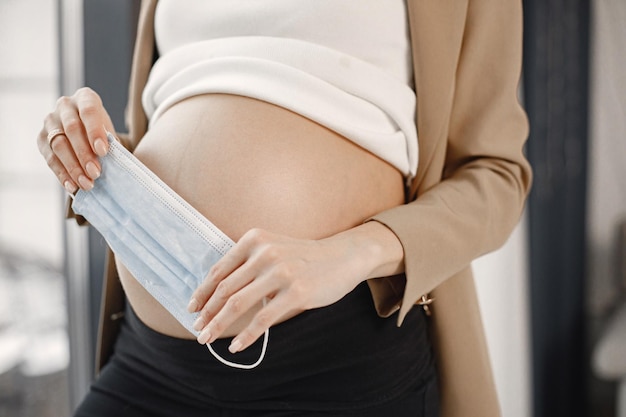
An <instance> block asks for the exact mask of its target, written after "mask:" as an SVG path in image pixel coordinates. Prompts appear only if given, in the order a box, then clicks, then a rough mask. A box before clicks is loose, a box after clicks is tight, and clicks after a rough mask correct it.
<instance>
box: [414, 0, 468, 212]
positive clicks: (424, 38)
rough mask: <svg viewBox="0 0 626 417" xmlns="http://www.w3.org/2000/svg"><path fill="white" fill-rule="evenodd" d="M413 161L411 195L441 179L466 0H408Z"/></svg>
mask: <svg viewBox="0 0 626 417" xmlns="http://www.w3.org/2000/svg"><path fill="white" fill-rule="evenodd" d="M407 7H408V11H409V19H410V28H411V45H412V51H413V57H414V60H413V69H414V77H415V90H416V91H417V132H418V140H419V165H418V169H417V176H416V178H415V181H414V182H413V184H412V187H411V196H410V197H411V198H410V200H412V199H414V198H415V193H416V192H417V191H418V188H419V191H423V190H426V189H428V188H430V187H432V186H433V185H434V184H436V183H437V182H439V181H440V180H441V169H431V168H432V166H431V165H432V163H433V160H437V162H439V163H438V164H436V165H441V166H443V156H444V154H445V143H446V136H447V133H448V131H447V129H448V119H449V117H450V112H451V108H452V99H453V96H454V78H455V74H456V67H457V62H458V58H459V53H460V49H461V44H462V38H463V29H464V25H465V17H466V12H467V10H466V9H467V0H437V1H434V0H409V1H408V2H407Z"/></svg>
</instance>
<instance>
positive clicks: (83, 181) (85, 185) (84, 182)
mask: <svg viewBox="0 0 626 417" xmlns="http://www.w3.org/2000/svg"><path fill="white" fill-rule="evenodd" d="M78 184H80V186H81V188H82V189H83V190H87V191H89V190H91V189H92V188H93V183H92V182H91V181H89V180H88V179H87V177H85V176H84V175H81V176H79V177H78Z"/></svg>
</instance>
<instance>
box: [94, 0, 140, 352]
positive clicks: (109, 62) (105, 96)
mask: <svg viewBox="0 0 626 417" xmlns="http://www.w3.org/2000/svg"><path fill="white" fill-rule="evenodd" d="M139 3H140V2H139V1H138V0H135V1H128V0H84V2H83V15H84V22H85V25H84V30H83V33H84V42H83V45H84V56H85V62H84V70H85V74H84V80H85V85H86V86H88V87H90V88H92V89H93V90H94V91H96V92H97V93H98V94H99V95H100V97H101V98H102V101H103V103H104V106H105V108H106V109H107V111H108V112H109V114H110V115H111V119H112V120H113V124H114V125H115V128H116V129H117V130H118V131H124V130H125V126H124V110H125V107H126V100H127V90H128V80H129V75H130V66H131V59H132V50H133V46H134V40H135V33H136V25H137V17H138V14H139ZM105 253H106V243H105V242H104V240H103V239H102V237H101V236H100V234H99V233H98V232H97V231H96V230H95V229H93V228H90V229H89V276H90V287H91V291H90V292H91V300H90V304H89V305H90V306H91V311H90V315H91V317H92V324H93V326H92V328H91V330H92V332H91V333H92V337H93V339H92V340H93V346H96V336H97V331H98V315H99V312H100V298H101V292H102V276H103V271H104V262H105V259H104V258H105Z"/></svg>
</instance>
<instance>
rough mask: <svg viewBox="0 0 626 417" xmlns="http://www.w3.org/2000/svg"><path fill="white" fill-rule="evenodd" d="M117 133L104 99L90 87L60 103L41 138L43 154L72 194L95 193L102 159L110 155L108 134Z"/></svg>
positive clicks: (44, 125)
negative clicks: (80, 192)
mask: <svg viewBox="0 0 626 417" xmlns="http://www.w3.org/2000/svg"><path fill="white" fill-rule="evenodd" d="M107 131H109V132H115V129H114V127H113V123H112V122H111V118H110V117H109V114H108V113H107V111H106V110H105V109H104V107H103V105H102V100H101V99H100V96H98V94H96V93H95V92H94V91H93V90H91V89H90V88H87V87H84V88H81V89H79V90H77V91H76V92H75V93H74V94H73V95H72V96H70V97H65V96H64V97H61V98H59V100H57V103H56V106H55V109H54V111H53V112H52V113H50V114H48V115H47V116H46V118H45V119H44V123H43V128H42V130H41V132H39V135H38V136H37V145H38V147H39V152H40V153H41V155H42V156H43V157H44V158H45V160H46V162H47V163H48V166H49V167H50V169H51V170H52V172H54V174H55V175H56V176H57V178H58V180H59V182H60V183H61V184H62V185H63V187H64V188H65V189H66V190H67V192H69V193H70V194H73V193H75V192H76V191H77V190H78V188H82V189H83V190H91V189H92V188H93V181H94V180H95V179H96V178H98V177H99V176H100V171H101V166H100V162H99V161H98V156H104V155H106V153H107V152H108V149H109V145H108V142H107V136H106V133H107Z"/></svg>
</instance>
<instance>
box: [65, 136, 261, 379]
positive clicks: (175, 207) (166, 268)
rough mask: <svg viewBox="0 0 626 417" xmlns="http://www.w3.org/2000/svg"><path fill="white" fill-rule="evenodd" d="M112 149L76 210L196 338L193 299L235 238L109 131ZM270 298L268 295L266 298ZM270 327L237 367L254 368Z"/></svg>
mask: <svg viewBox="0 0 626 417" xmlns="http://www.w3.org/2000/svg"><path fill="white" fill-rule="evenodd" d="M108 140H109V144H110V149H109V152H108V153H107V155H106V156H104V157H102V158H100V163H101V165H102V174H101V176H100V177H99V178H98V179H97V180H96V181H95V182H94V187H93V188H92V189H91V190H90V191H83V190H79V191H78V192H77V193H76V195H75V196H74V201H73V202H72V209H73V210H74V212H75V213H77V214H80V215H82V216H83V217H85V218H86V219H87V220H88V221H89V222H90V223H91V225H92V226H94V227H95V228H96V229H97V230H98V231H99V232H100V234H101V235H102V236H103V237H104V239H105V240H106V241H107V243H108V244H109V246H110V247H111V249H112V250H113V253H115V256H116V257H117V258H118V259H119V260H120V261H121V262H122V263H123V264H124V266H126V268H128V270H129V271H130V272H131V274H133V276H134V277H135V278H136V279H137V281H139V283H140V284H141V285H142V286H143V287H144V288H145V289H146V290H147V291H148V292H149V293H150V294H151V295H152V296H153V297H154V298H155V299H156V300H157V301H158V302H159V303H161V305H162V306H163V307H165V308H166V309H167V311H169V313H170V314H171V315H172V316H174V317H175V318H176V320H178V322H180V324H182V325H183V326H184V327H185V328H186V329H187V330H188V331H189V332H190V333H192V334H194V335H195V336H196V337H197V336H198V334H199V332H198V331H196V330H194V328H193V323H194V321H195V320H196V318H197V316H198V314H199V313H189V312H188V311H187V304H188V302H189V300H190V299H191V295H192V294H193V292H194V291H195V289H196V288H197V287H198V286H199V285H200V283H201V282H202V281H203V280H204V278H205V277H206V275H207V274H208V272H209V269H210V268H211V266H212V265H213V264H215V263H216V262H217V261H218V260H219V259H220V258H221V257H222V256H224V254H225V253H226V252H227V251H228V250H229V249H230V248H231V247H232V246H233V245H234V242H233V241H232V240H231V239H230V238H228V236H226V235H225V234H224V233H223V232H222V231H221V230H219V229H218V228H217V227H216V226H215V225H214V224H212V223H211V222H210V221H209V220H208V219H206V218H205V217H204V216H202V215H201V214H200V213H199V212H198V211H197V210H196V209H194V208H193V207H192V206H191V205H190V204H189V203H187V202H186V201H185V200H183V199H182V198H181V197H180V196H179V195H178V194H176V193H175V192H174V191H173V190H172V189H171V188H170V187H168V186H167V185H166V184H165V183H164V182H163V181H161V180H160V179H159V178H158V177H157V176H156V175H155V174H154V173H153V172H152V171H150V170H149V169H148V168H147V167H146V166H145V165H143V164H142V163H141V162H140V161H139V160H138V159H137V158H136V157H135V156H134V155H132V154H131V153H130V152H128V151H127V150H126V149H125V148H124V147H123V146H122V145H121V144H120V143H119V142H118V141H117V140H115V138H114V137H113V135H111V134H110V133H109V134H108ZM264 302H265V300H264ZM268 339H269V329H268V330H266V332H265V335H264V339H263V345H262V349H261V354H260V356H259V359H258V360H257V361H256V362H254V363H252V364H239V363H235V362H231V361H228V360H226V359H224V358H222V357H221V356H219V355H218V354H217V353H216V352H215V351H214V350H213V348H212V347H211V345H210V344H207V347H208V349H209V351H210V352H211V353H212V354H213V356H215V358H216V359H217V360H219V361H220V362H222V363H224V364H226V365H228V366H231V367H235V368H240V369H252V368H254V367H256V366H257V365H259V364H260V363H261V361H262V360H263V358H264V356H265V351H266V349H267V343H268Z"/></svg>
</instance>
